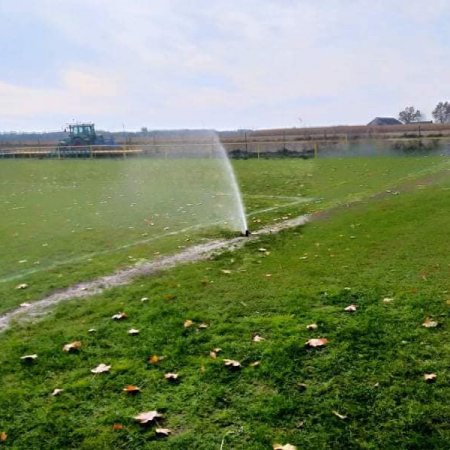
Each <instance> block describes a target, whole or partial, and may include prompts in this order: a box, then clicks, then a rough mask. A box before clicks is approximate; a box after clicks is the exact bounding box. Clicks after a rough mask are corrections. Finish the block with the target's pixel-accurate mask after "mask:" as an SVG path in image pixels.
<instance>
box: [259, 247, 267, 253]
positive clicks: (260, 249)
mask: <svg viewBox="0 0 450 450" xmlns="http://www.w3.org/2000/svg"><path fill="white" fill-rule="evenodd" d="M258 252H261V253H265V252H267V249H266V248H264V247H260V248H258Z"/></svg>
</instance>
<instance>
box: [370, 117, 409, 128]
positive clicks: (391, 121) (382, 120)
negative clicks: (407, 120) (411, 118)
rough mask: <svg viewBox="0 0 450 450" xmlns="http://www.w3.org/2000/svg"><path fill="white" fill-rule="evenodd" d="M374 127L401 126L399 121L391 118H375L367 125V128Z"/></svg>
mask: <svg viewBox="0 0 450 450" xmlns="http://www.w3.org/2000/svg"><path fill="white" fill-rule="evenodd" d="M376 125H403V124H402V122H400V120H397V119H394V118H393V117H375V119H373V120H372V121H371V122H369V123H368V124H367V126H368V127H371V126H376Z"/></svg>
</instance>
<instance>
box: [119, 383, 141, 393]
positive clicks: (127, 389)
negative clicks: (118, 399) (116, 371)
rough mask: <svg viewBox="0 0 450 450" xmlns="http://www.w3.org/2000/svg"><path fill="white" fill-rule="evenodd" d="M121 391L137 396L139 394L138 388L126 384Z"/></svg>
mask: <svg viewBox="0 0 450 450" xmlns="http://www.w3.org/2000/svg"><path fill="white" fill-rule="evenodd" d="M122 390H123V392H125V393H127V394H139V392H141V390H140V388H138V387H137V386H135V385H134V384H128V385H127V386H125V387H124V388H123V389H122Z"/></svg>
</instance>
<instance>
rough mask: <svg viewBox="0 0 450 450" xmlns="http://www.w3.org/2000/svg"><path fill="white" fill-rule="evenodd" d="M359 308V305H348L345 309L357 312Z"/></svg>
mask: <svg viewBox="0 0 450 450" xmlns="http://www.w3.org/2000/svg"><path fill="white" fill-rule="evenodd" d="M357 308H358V305H348V306H347V307H346V308H344V311H347V312H355V311H356V309H357Z"/></svg>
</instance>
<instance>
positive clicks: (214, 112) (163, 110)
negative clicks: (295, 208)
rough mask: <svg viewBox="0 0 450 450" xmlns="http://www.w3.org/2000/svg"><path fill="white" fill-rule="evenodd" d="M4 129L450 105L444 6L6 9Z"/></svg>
mask: <svg viewBox="0 0 450 450" xmlns="http://www.w3.org/2000/svg"><path fill="white" fill-rule="evenodd" d="M0 17H1V23H2V26H1V27H0V56H1V58H0V130H26V131H31V130H57V129H61V128H62V127H64V125H65V124H66V123H67V122H71V121H72V120H77V121H84V120H87V121H93V122H95V123H96V124H97V125H98V127H99V128H102V129H111V130H120V129H122V127H123V125H125V127H126V128H127V129H139V128H140V127H142V126H146V127H148V128H149V129H167V128H216V129H235V128H255V129H256V128H270V127H283V126H286V127H292V126H297V127H303V126H316V125H317V126H320V125H335V124H364V123H366V122H368V121H369V120H371V119H372V118H373V117H374V116H396V115H397V114H398V111H400V110H401V109H402V108H403V107H404V106H407V105H414V106H416V107H418V108H419V109H421V110H423V111H424V112H425V113H426V115H427V116H428V118H430V119H431V111H432V109H433V107H434V106H435V105H436V103H437V102H438V101H441V100H450V92H449V86H450V83H449V78H448V77H449V73H450V33H449V31H448V23H449V22H450V2H449V1H447V0H428V1H425V0H371V1H369V0H321V1H317V0H298V1H294V0H240V1H236V0H209V1H206V0H126V1H125V0H64V1H58V0H39V1H36V0H0Z"/></svg>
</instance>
